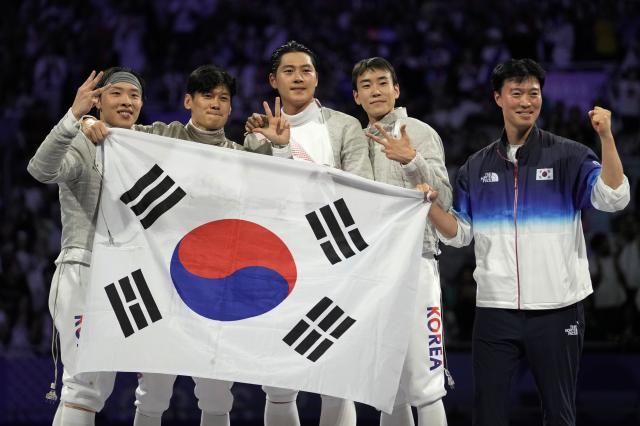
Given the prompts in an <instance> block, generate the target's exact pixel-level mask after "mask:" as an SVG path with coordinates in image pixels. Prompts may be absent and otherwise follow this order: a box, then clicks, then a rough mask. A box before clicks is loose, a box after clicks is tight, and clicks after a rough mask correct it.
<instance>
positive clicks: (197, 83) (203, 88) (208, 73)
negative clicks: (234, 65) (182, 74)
mask: <svg viewBox="0 0 640 426" xmlns="http://www.w3.org/2000/svg"><path fill="white" fill-rule="evenodd" d="M218 86H226V88H227V89H228V90H229V94H230V95H231V98H233V96H234V95H235V94H236V79H235V77H232V76H231V75H230V74H229V73H228V72H226V71H225V70H223V69H221V68H218V67H217V66H215V65H202V66H200V67H198V68H196V69H195V70H193V72H192V73H191V74H189V78H188V79H187V93H188V94H190V95H191V96H194V95H195V94H196V93H209V92H210V91H212V90H213V89H215V88H216V87H218Z"/></svg>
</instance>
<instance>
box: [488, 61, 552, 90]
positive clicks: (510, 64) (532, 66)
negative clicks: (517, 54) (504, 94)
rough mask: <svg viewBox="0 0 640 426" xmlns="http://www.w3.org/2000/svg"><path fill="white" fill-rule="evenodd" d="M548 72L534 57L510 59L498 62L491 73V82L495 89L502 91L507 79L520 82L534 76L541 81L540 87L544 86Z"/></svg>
mask: <svg viewBox="0 0 640 426" xmlns="http://www.w3.org/2000/svg"><path fill="white" fill-rule="evenodd" d="M545 75H546V72H545V70H544V69H543V68H542V67H541V66H540V64H539V63H537V62H536V61H534V60H533V59H529V58H524V59H509V60H508V61H505V62H503V63H501V64H498V65H497V66H496V67H495V68H494V69H493V73H492V74H491V84H492V86H493V90H494V91H496V92H500V90H502V85H503V84H504V82H505V80H515V81H517V82H518V83H520V82H522V81H524V80H526V79H528V78H531V77H534V78H536V79H538V82H539V83H540V89H542V88H543V87H544V78H545Z"/></svg>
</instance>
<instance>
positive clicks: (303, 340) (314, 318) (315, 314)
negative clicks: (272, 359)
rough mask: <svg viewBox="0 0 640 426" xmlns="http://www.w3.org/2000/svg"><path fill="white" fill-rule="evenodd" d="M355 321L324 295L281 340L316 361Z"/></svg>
mask: <svg viewBox="0 0 640 426" xmlns="http://www.w3.org/2000/svg"><path fill="white" fill-rule="evenodd" d="M332 305H333V308H331V306H332ZM321 317H322V318H321ZM355 322H356V320H354V319H353V318H351V317H350V316H348V315H346V314H345V313H344V311H343V310H342V309H340V307H339V306H338V305H336V304H334V302H333V301H332V300H331V299H329V298H328V297H324V298H323V299H322V300H321V301H319V302H318V303H317V304H316V305H315V306H314V307H313V308H312V309H311V310H310V311H309V312H308V313H307V315H306V317H303V318H302V319H301V320H300V321H299V322H298V324H296V325H295V327H293V328H292V329H291V331H290V332H289V333H288V334H287V335H286V336H284V339H282V340H283V341H284V342H285V343H286V344H287V345H289V346H291V347H293V349H294V350H295V351H296V352H298V353H299V354H300V355H302V356H306V357H307V358H308V359H310V360H311V361H313V362H316V361H317V360H318V358H320V357H321V356H322V355H323V354H324V353H325V352H326V351H327V349H329V348H330V347H331V345H333V344H334V343H335V342H336V341H337V340H338V339H339V338H340V337H341V336H342V335H343V334H344V332H345V331H347V330H348V329H349V328H351V326H352V325H353V324H354V323H355ZM303 336H304V337H303ZM307 354H308V355H307Z"/></svg>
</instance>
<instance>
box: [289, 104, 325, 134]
mask: <svg viewBox="0 0 640 426" xmlns="http://www.w3.org/2000/svg"><path fill="white" fill-rule="evenodd" d="M282 116H283V117H284V118H286V119H287V121H289V124H291V127H297V126H302V125H303V124H306V123H308V122H310V121H314V120H317V119H318V117H321V116H322V111H321V110H320V102H318V100H317V99H315V98H314V99H313V101H312V102H311V103H310V104H309V105H307V106H306V107H305V108H304V109H303V110H302V111H300V112H299V113H297V114H293V115H289V114H287V113H286V112H284V109H283V110H282Z"/></svg>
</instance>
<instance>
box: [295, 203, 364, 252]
mask: <svg viewBox="0 0 640 426" xmlns="http://www.w3.org/2000/svg"><path fill="white" fill-rule="evenodd" d="M333 207H334V208H335V210H336V211H337V212H338V215H339V216H340V219H341V221H342V225H343V227H344V229H343V227H342V226H340V223H339V222H338V219H337V218H336V215H335V213H334V209H332V208H331V204H327V205H326V206H324V207H321V208H320V215H321V216H322V219H323V220H324V223H323V222H322V221H321V220H320V218H319V216H318V214H317V212H316V211H312V212H311V213H308V214H307V215H306V218H307V221H308V222H309V225H311V229H312V230H313V233H314V234H315V236H316V238H317V239H318V241H320V247H321V248H322V251H324V254H325V256H327V259H329V262H331V264H332V265H335V264H336V263H338V262H341V261H342V259H341V258H340V256H339V255H338V253H337V252H336V249H335V247H334V244H335V245H336V246H338V249H339V250H340V253H342V255H343V256H344V258H345V259H348V258H350V257H351V256H353V255H355V254H356V253H355V251H354V250H353V248H354V247H355V249H356V250H358V251H363V250H364V249H366V248H367V247H369V245H368V244H367V243H366V242H365V241H364V239H363V238H362V235H361V234H360V231H359V230H358V228H356V226H355V222H354V221H353V217H352V216H351V212H349V209H348V208H347V204H346V203H345V202H344V199H343V198H340V199H339V200H338V201H335V202H334V203H333ZM327 230H328V234H327ZM345 233H346V234H345ZM349 240H351V243H352V244H353V247H352V246H351V245H350V244H349Z"/></svg>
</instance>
